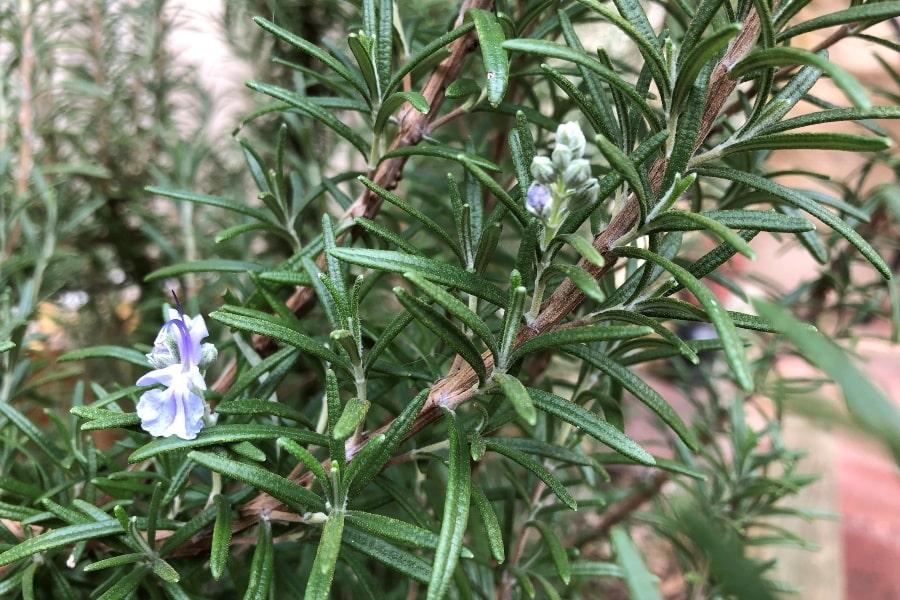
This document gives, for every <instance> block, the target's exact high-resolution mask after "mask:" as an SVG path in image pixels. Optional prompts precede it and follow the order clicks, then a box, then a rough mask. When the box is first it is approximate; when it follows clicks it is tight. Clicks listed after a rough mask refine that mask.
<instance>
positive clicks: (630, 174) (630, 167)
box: [594, 135, 650, 226]
mask: <svg viewBox="0 0 900 600" xmlns="http://www.w3.org/2000/svg"><path fill="white" fill-rule="evenodd" d="M594 141H595V142H596V143H597V148H599V150H600V153H601V154H603V157H604V158H605V159H606V160H607V162H609V166H611V167H612V168H613V170H615V171H616V172H617V173H619V174H620V175H621V176H622V178H623V179H625V181H627V182H628V185H629V187H631V191H632V192H634V195H635V196H636V197H637V200H638V206H639V207H640V215H639V217H638V225H639V226H640V225H643V223H644V218H645V217H646V216H647V211H648V210H649V207H650V197H649V193H648V190H647V188H646V187H644V181H643V179H642V178H641V176H640V174H639V173H638V170H637V167H636V166H635V164H634V163H633V162H631V159H630V158H629V157H628V155H627V154H625V153H624V152H622V151H621V150H619V147H618V146H616V145H615V144H614V143H612V142H611V141H609V140H608V139H606V138H605V137H603V136H602V135H598V136H596V137H595V138H594Z"/></svg>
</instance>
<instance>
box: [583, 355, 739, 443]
mask: <svg viewBox="0 0 900 600" xmlns="http://www.w3.org/2000/svg"><path fill="white" fill-rule="evenodd" d="M742 349H743V348H742ZM565 351H566V352H568V353H570V354H572V355H574V356H577V357H578V358H580V359H582V360H584V361H586V362H588V363H590V364H592V365H594V366H595V367H597V368H598V369H600V370H601V371H603V372H604V373H606V374H607V375H609V376H610V377H612V378H613V379H615V380H616V382H618V383H619V384H620V385H621V386H622V387H623V388H625V389H626V390H628V391H629V392H631V393H632V395H634V397H635V398H637V399H638V400H639V401H641V402H642V403H644V404H645V405H646V406H647V407H648V408H650V410H652V411H653V412H655V413H656V414H657V415H658V416H659V418H661V419H662V420H663V421H665V423H666V424H667V425H668V426H669V427H671V428H672V430H673V431H674V432H675V433H676V434H678V437H680V438H681V440H682V441H683V442H684V443H685V444H687V446H688V447H689V448H691V449H692V450H696V449H697V448H699V447H700V442H699V441H698V440H697V438H696V436H694V434H693V433H692V432H691V431H690V429H688V427H687V425H685V423H684V421H683V420H682V419H681V417H680V416H679V415H678V413H677V412H675V409H673V408H672V407H671V406H670V405H669V403H668V402H666V401H665V399H664V398H663V397H662V396H660V395H659V393H658V392H657V391H656V390H654V389H653V388H652V387H650V386H649V385H647V383H646V382H644V380H643V379H641V378H640V377H638V376H637V375H635V374H634V373H632V372H631V371H629V370H628V369H627V368H626V367H623V366H622V365H620V364H619V363H617V362H615V361H614V360H612V359H611V358H609V357H608V356H607V355H606V354H604V353H602V352H594V351H592V350H590V349H589V348H587V347H585V346H569V347H567V348H565Z"/></svg>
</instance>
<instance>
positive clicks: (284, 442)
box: [276, 437, 330, 491]
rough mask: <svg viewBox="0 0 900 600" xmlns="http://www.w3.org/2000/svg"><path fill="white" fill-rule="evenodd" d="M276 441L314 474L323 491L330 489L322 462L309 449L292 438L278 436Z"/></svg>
mask: <svg viewBox="0 0 900 600" xmlns="http://www.w3.org/2000/svg"><path fill="white" fill-rule="evenodd" d="M276 443H277V444H278V446H279V447H281V448H284V449H285V450H287V451H288V452H290V453H291V454H293V455H294V457H295V458H296V459H297V460H299V461H300V462H302V463H303V464H304V466H305V467H306V468H307V469H309V470H310V472H311V473H312V474H313V476H315V478H316V481H318V482H319V485H320V486H321V487H322V490H323V491H328V490H329V489H330V488H329V484H328V474H327V473H326V472H325V467H323V466H322V463H320V462H319V461H318V459H316V457H315V456H313V455H312V453H311V452H310V451H309V450H307V449H306V448H304V447H303V446H301V445H300V444H298V443H297V442H295V441H294V440H291V439H288V438H284V437H280V438H278V439H277V440H276Z"/></svg>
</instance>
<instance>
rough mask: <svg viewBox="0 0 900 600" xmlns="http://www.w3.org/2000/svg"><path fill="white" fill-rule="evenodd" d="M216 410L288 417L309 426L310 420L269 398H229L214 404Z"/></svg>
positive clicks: (237, 413)
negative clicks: (227, 400) (226, 400)
mask: <svg viewBox="0 0 900 600" xmlns="http://www.w3.org/2000/svg"><path fill="white" fill-rule="evenodd" d="M216 412H217V413H219V414H220V415H253V416H269V415H272V416H276V417H281V418H282V419H290V420H292V421H297V422H298V423H303V424H304V425H307V426H310V427H312V426H311V425H310V421H309V419H308V418H307V417H306V415H304V414H303V413H301V412H300V411H299V410H297V409H296V408H293V407H290V406H288V405H287V404H282V403H281V402H273V401H271V400H260V399H259V398H247V399H242V400H231V401H229V402H219V404H218V405H216Z"/></svg>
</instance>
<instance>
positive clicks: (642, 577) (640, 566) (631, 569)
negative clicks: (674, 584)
mask: <svg viewBox="0 0 900 600" xmlns="http://www.w3.org/2000/svg"><path fill="white" fill-rule="evenodd" d="M609 536H610V541H611V542H612V545H613V548H614V549H615V551H616V557H617V558H618V559H619V564H620V565H622V571H623V572H624V573H625V583H626V584H627V585H628V591H629V592H631V597H632V598H633V599H634V600H662V596H661V595H660V593H659V584H658V583H657V581H656V576H655V575H653V574H652V573H650V571H649V570H647V565H646V564H644V559H643V558H641V554H640V552H639V551H638V549H637V547H636V546H635V545H634V542H632V541H631V536H630V535H628V532H627V531H625V529H623V528H622V526H621V525H616V526H615V527H613V528H612V529H611V530H610V532H609Z"/></svg>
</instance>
